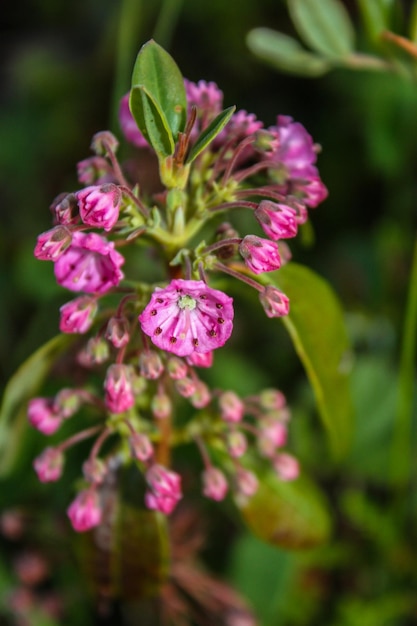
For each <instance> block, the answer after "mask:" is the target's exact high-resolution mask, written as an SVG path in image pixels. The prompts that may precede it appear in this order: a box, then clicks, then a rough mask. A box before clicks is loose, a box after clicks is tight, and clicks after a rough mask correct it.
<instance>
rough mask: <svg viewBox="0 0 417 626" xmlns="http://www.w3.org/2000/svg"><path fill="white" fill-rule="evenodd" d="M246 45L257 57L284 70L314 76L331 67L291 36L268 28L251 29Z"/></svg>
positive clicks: (323, 72) (320, 74)
mask: <svg viewBox="0 0 417 626" xmlns="http://www.w3.org/2000/svg"><path fill="white" fill-rule="evenodd" d="M247 45H248V47H249V49H250V50H251V51H252V52H253V53H254V54H256V55H257V56H258V57H259V58H261V59H263V60H264V61H266V62H267V63H270V64H271V65H273V66H274V67H276V68H278V69H279V70H282V71H284V72H290V73H291V74H299V75H300V76H311V77H315V76H322V75H323V74H325V73H326V72H328V71H329V70H330V69H331V65H330V64H329V62H328V61H327V60H326V59H323V58H321V57H319V56H316V55H315V54H312V53H311V52H307V50H304V48H302V47H301V45H300V44H299V42H298V41H296V40H295V39H293V38H292V37H289V36H288V35H284V34H283V33H279V32H276V31H273V30H271V29H269V28H255V29H253V30H251V31H250V33H249V34H248V36H247Z"/></svg>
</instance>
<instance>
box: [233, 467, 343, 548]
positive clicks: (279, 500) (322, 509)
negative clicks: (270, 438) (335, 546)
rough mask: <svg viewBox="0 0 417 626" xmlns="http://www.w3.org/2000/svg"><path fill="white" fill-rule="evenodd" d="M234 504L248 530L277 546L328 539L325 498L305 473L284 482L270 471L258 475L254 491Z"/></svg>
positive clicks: (315, 543)
mask: <svg viewBox="0 0 417 626" xmlns="http://www.w3.org/2000/svg"><path fill="white" fill-rule="evenodd" d="M237 506H238V507H239V508H240V511H241V514H242V517H243V519H244V520H245V522H246V524H247V525H248V527H249V528H250V530H251V531H252V532H253V533H254V534H255V535H256V536H257V537H259V538H260V539H263V540H264V541H266V542H267V543H270V544H272V545H274V546H277V547H281V548H287V549H292V550H296V549H305V548H313V547H315V546H318V545H320V544H322V543H324V542H325V541H327V540H328V538H329V535H330V532H331V527H332V523H331V516H330V512H329V509H328V506H327V503H326V500H325V499H324V496H323V494H322V493H321V491H320V490H319V489H318V487H317V486H316V485H315V484H314V483H313V482H312V481H311V480H310V479H308V478H307V477H306V476H304V475H302V476H300V477H299V478H297V480H294V481H291V482H284V481H282V480H280V479H279V478H278V476H277V475H276V474H275V473H273V472H270V473H268V474H266V475H265V476H263V477H260V479H259V488H258V491H257V492H256V493H255V495H253V496H252V497H251V498H249V499H248V500H246V501H245V502H243V503H239V502H237Z"/></svg>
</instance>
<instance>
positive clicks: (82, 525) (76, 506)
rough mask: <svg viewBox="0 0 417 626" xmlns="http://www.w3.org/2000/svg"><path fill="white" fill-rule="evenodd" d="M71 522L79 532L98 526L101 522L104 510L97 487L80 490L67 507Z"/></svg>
mask: <svg viewBox="0 0 417 626" xmlns="http://www.w3.org/2000/svg"><path fill="white" fill-rule="evenodd" d="M67 514H68V517H69V518H70V520H71V524H72V526H73V528H74V530H76V531H77V532H79V533H82V532H84V531H86V530H90V529H91V528H94V526H98V525H99V524H100V522H101V517H102V510H101V507H100V499H99V496H98V493H97V491H96V490H95V489H85V490H84V491H80V493H79V494H78V495H77V497H76V498H75V500H74V501H73V502H72V503H71V504H70V506H69V507H68V509H67Z"/></svg>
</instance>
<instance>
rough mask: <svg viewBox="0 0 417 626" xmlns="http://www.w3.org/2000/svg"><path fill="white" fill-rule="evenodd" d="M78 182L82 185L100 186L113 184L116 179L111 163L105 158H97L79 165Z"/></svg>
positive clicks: (81, 162) (91, 158)
mask: <svg viewBox="0 0 417 626" xmlns="http://www.w3.org/2000/svg"><path fill="white" fill-rule="evenodd" d="M77 175H78V180H79V182H80V183H81V184H82V185H99V184H104V183H106V182H111V180H112V179H113V178H114V175H113V173H112V169H111V167H110V165H109V163H108V162H107V161H106V159H104V158H103V157H99V156H95V157H90V158H88V159H84V160H83V161H79V162H78V163H77Z"/></svg>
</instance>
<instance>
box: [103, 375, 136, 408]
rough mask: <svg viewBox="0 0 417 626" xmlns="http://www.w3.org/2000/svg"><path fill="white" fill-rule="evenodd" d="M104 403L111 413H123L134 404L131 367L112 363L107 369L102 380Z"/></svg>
mask: <svg viewBox="0 0 417 626" xmlns="http://www.w3.org/2000/svg"><path fill="white" fill-rule="evenodd" d="M104 389H105V392H106V394H105V399H104V401H105V403H106V406H107V408H108V409H109V411H110V412H111V413H124V412H125V411H127V410H128V409H131V408H132V406H133V405H134V404H135V396H134V394H133V389H132V367H131V366H130V365H124V364H117V363H116V364H113V365H110V367H109V368H108V370H107V374H106V379H105V381H104Z"/></svg>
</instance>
